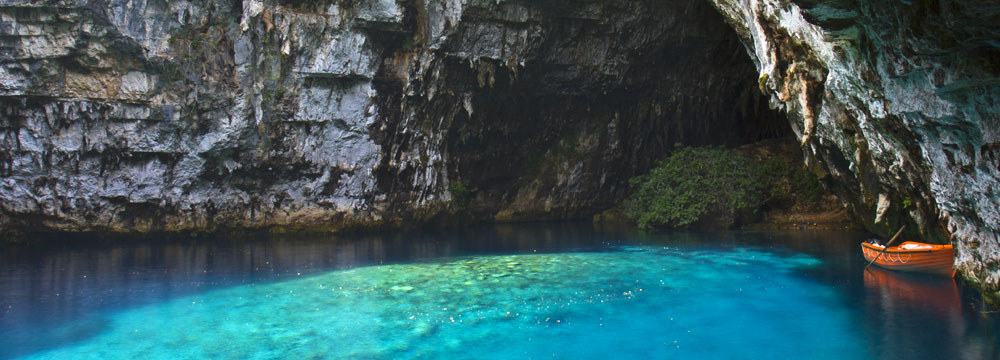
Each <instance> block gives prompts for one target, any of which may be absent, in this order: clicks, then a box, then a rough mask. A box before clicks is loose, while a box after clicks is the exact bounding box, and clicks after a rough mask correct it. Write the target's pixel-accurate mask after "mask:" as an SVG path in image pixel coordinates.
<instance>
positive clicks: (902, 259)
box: [861, 243, 955, 276]
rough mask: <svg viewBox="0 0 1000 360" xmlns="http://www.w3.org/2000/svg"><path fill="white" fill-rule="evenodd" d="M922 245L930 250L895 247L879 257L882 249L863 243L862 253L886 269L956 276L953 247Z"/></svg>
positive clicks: (866, 258) (867, 258)
mask: <svg viewBox="0 0 1000 360" xmlns="http://www.w3.org/2000/svg"><path fill="white" fill-rule="evenodd" d="M921 245H926V246H929V247H930V248H928V249H918V250H910V249H902V248H900V247H896V246H894V247H890V248H888V249H886V250H885V253H884V254H882V256H879V253H880V252H882V247H878V246H875V245H872V244H869V243H862V244H861V252H862V254H864V256H865V260H868V261H872V260H873V259H876V258H877V260H875V262H874V263H872V264H873V265H876V266H878V267H881V268H884V269H889V270H897V271H910V272H920V273H930V274H941V275H948V276H951V275H953V274H954V270H953V269H952V268H953V266H954V263H955V249H954V248H952V246H951V245H929V244H921Z"/></svg>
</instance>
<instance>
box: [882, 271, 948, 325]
mask: <svg viewBox="0 0 1000 360" xmlns="http://www.w3.org/2000/svg"><path fill="white" fill-rule="evenodd" d="M865 289H866V290H867V291H868V292H869V293H870V294H872V295H877V297H878V298H879V299H880V300H882V301H881V303H882V304H883V305H884V307H883V310H885V311H899V310H902V309H901V308H906V310H917V311H920V312H922V313H933V314H936V315H938V316H941V317H942V318H944V319H951V318H955V319H957V320H959V321H960V320H961V317H962V300H961V296H960V295H959V293H958V286H957V285H955V280H954V279H952V278H950V277H941V276H928V275H924V274H909V273H901V272H898V271H889V270H883V269H879V268H876V267H869V268H868V269H866V270H865Z"/></svg>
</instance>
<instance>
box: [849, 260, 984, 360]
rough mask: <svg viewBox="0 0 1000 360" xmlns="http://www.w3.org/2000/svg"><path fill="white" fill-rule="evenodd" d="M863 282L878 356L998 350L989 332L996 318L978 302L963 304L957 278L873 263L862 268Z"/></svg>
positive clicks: (933, 355)
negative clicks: (876, 266) (901, 270)
mask: <svg viewBox="0 0 1000 360" xmlns="http://www.w3.org/2000/svg"><path fill="white" fill-rule="evenodd" d="M864 284H865V295H866V296H865V298H866V303H867V309H866V310H867V311H866V312H865V314H866V317H865V319H864V320H863V322H864V323H865V327H866V328H867V330H868V334H869V347H870V350H871V353H872V354H874V355H875V358H876V359H945V358H951V355H954V354H965V355H969V356H968V357H966V356H962V357H960V358H969V359H978V358H982V357H981V356H982V355H983V354H993V355H994V356H995V355H996V354H997V351H998V348H997V346H998V344H997V343H996V339H995V338H993V337H992V336H993V335H992V334H991V332H992V331H991V329H994V328H995V323H994V320H993V319H990V318H989V317H986V316H985V315H983V313H982V312H981V311H978V310H975V308H976V306H965V305H970V304H963V302H969V299H968V297H967V296H963V293H962V292H961V291H960V289H959V286H958V285H957V284H956V281H955V279H952V278H950V277H942V276H933V275H927V274H913V273H902V272H897V271H889V270H883V269H879V268H875V267H870V268H868V269H866V270H865V271H864ZM963 309H964V310H963ZM978 327H983V329H976V328H978ZM984 335H985V336H984ZM927 344H935V346H931V347H928V346H927ZM949 354H951V355H949Z"/></svg>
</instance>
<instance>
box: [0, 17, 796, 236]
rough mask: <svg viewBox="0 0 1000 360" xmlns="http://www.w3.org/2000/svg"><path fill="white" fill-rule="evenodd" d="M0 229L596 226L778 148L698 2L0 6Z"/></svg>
mask: <svg viewBox="0 0 1000 360" xmlns="http://www.w3.org/2000/svg"><path fill="white" fill-rule="evenodd" d="M0 19H2V21H0V32H2V35H3V43H2V48H0V51H2V52H0V64H2V66H0V102H2V104H3V105H2V111H0V113H2V114H0V150H2V152H0V199H2V202H0V205H2V211H0V227H2V228H3V229H5V230H19V229H20V230H32V231H36V230H58V231H121V232H135V231H138V232H143V231H177V230H195V231H202V230H208V231H211V230H218V229H222V228H273V227H277V228H284V229H314V230H335V229H339V228H343V227H349V226H367V225H378V224H386V223H393V222H398V221H437V220H440V221H445V220H446V219H448V218H454V217H456V216H459V217H472V218H478V219H496V220H518V219H546V218H572V217H583V216H591V215H593V214H595V213H598V212H600V211H603V210H605V209H606V208H608V207H610V206H612V205H614V204H615V203H616V202H617V201H619V200H620V199H621V198H622V197H623V196H624V194H625V191H626V190H627V182H626V180H627V179H628V178H629V177H631V176H634V175H636V174H637V173H640V172H643V171H645V170H646V169H648V168H649V167H650V166H651V165H652V164H653V163H654V162H655V161H656V160H658V159H659V158H661V157H662V156H663V155H664V154H666V153H667V152H668V151H669V149H671V148H672V147H673V146H674V144H675V143H686V144H694V145H700V144H736V143H742V142H745V141H748V140H753V139H757V138H760V137H766V136H774V135H780V134H781V132H782V130H781V129H782V127H781V126H779V124H781V123H782V122H784V121H785V120H783V118H781V117H780V116H779V115H778V114H777V113H776V112H773V111H771V110H768V109H767V98H766V97H764V96H762V95H761V94H760V92H759V90H757V86H756V84H755V83H754V81H753V79H755V78H756V70H755V69H754V66H753V63H752V62H750V60H749V58H748V57H747V56H746V55H745V50H744V49H743V48H742V46H741V45H740V43H739V39H738V38H737V37H736V35H735V34H734V33H733V32H732V31H731V30H730V29H729V28H728V27H727V26H726V25H725V23H724V22H723V20H722V18H721V16H719V14H718V12H716V11H715V10H714V9H712V7H711V5H710V4H708V3H706V2H704V1H701V0H672V1H661V0H646V1H631V0H629V1H624V0H623V1H603V0H602V1H598V0H592V1H565V0H543V1H514V0H510V1H508V0H502V1H497V0H463V1H458V0H436V1H427V2H396V1H386V0H357V1H340V0H336V1H335V0H298V1H296V0H278V1H257V0H246V1H242V2H239V1H222V0H208V1H170V2H166V1H145V0H140V1H120V0H92V1H69V0H64V1H40V0H37V1H36V0H2V1H0Z"/></svg>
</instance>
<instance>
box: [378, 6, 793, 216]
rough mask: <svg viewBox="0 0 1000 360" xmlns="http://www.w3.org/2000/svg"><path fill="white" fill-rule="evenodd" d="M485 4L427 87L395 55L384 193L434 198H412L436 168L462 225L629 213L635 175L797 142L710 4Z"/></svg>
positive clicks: (424, 75)
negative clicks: (699, 153) (750, 147)
mask: <svg viewBox="0 0 1000 360" xmlns="http://www.w3.org/2000/svg"><path fill="white" fill-rule="evenodd" d="M482 6H483V7H482V8H476V9H466V14H468V15H466V16H467V17H472V18H469V19H466V20H467V21H463V22H462V23H461V24H459V25H457V26H458V27H457V28H450V29H448V30H447V33H448V37H447V39H444V40H442V41H441V42H440V44H437V48H434V49H430V50H429V51H431V52H432V53H434V54H435V55H436V56H434V57H433V58H432V60H431V62H430V63H429V64H422V65H423V67H422V68H423V69H425V70H424V71H422V72H411V73H410V74H409V76H410V79H409V80H410V83H411V84H415V85H411V86H409V87H406V88H403V85H402V84H404V83H407V82H406V81H401V80H398V77H399V75H398V73H399V71H398V66H393V65H392V64H396V63H398V62H400V59H399V55H396V57H395V58H393V55H392V54H393V51H394V50H392V49H391V48H390V49H389V50H386V51H384V52H383V53H384V54H386V58H387V59H386V61H385V64H384V65H383V66H382V68H381V69H380V74H381V76H380V77H379V78H378V79H377V80H379V81H377V82H376V88H377V89H378V91H379V93H380V95H384V97H383V100H382V103H381V104H380V105H381V107H382V116H381V117H380V119H379V122H378V123H376V124H375V125H374V126H373V127H372V128H373V133H374V136H373V137H374V138H375V139H377V142H379V143H380V144H381V146H383V147H384V148H385V149H389V151H386V157H385V158H383V160H382V163H381V164H380V167H379V173H378V174H379V177H378V179H379V185H380V187H381V189H382V190H383V191H385V192H386V193H388V194H389V197H390V199H392V200H393V201H394V202H396V203H398V204H413V203H419V202H420V201H422V200H425V199H426V197H427V196H428V195H427V193H426V192H420V191H416V192H415V191H412V188H413V186H414V185H415V184H420V183H421V182H422V181H421V180H420V179H423V178H424V177H425V175H424V174H421V171H424V170H421V169H427V168H435V169H443V171H444V172H445V174H444V176H446V177H447V179H448V181H447V182H446V183H445V182H439V183H437V184H434V185H436V186H437V190H438V191H440V192H441V193H445V194H448V195H449V196H450V200H449V201H450V203H449V204H450V205H449V206H450V207H451V210H453V211H455V212H460V213H466V214H471V215H472V216H474V217H475V218H480V219H490V218H492V219H494V220H500V221H508V220H545V219H566V218H585V217H589V216H591V215H593V214H596V213H600V212H601V211H604V210H606V209H608V208H610V207H613V206H614V205H615V204H617V203H619V202H620V201H621V200H622V199H623V198H624V196H626V195H627V193H628V179H629V178H631V177H633V176H636V175H639V174H642V173H644V172H646V171H648V170H649V169H650V168H651V167H652V166H653V165H654V164H655V163H656V162H657V161H659V160H661V159H662V158H664V157H665V156H666V155H668V154H669V153H670V152H671V150H672V149H674V148H675V147H676V146H678V145H686V146H702V145H724V146H728V147H735V146H739V145H742V144H747V143H752V142H756V141H760V140H764V139H771V138H780V137H785V136H790V135H791V131H790V129H789V125H788V122H787V120H786V119H785V117H784V115H783V114H781V113H779V112H778V111H776V110H772V109H769V107H768V99H767V98H766V97H765V96H763V95H762V94H761V92H760V90H759V89H758V86H757V81H756V79H757V72H756V70H755V67H754V65H753V63H752V62H751V60H750V57H749V56H748V55H747V53H746V50H745V49H744V47H743V45H741V43H740V42H739V40H738V39H737V36H736V34H735V33H734V31H733V30H732V29H731V28H730V27H729V26H727V25H726V24H725V23H724V22H723V19H722V17H721V16H720V15H719V14H718V12H717V11H716V10H715V9H713V8H712V7H711V6H710V5H709V4H708V3H706V2H704V1H694V0H677V1H637V2H587V1H585V2H571V1H561V0H549V1H540V2H538V1H536V2H504V3H502V4H493V3H489V4H486V5H482ZM411 14H412V15H413V16H416V14H415V13H411ZM415 22H416V23H419V19H418V21H415ZM413 30H414V33H416V34H418V35H415V38H416V39H417V40H415V41H419V38H420V37H421V35H420V31H421V30H420V28H419V26H414V27H413ZM413 76H417V77H418V78H417V79H416V80H414V79H413ZM437 156H440V159H437V158H436V157H437ZM434 185H432V186H434ZM399 208H400V209H403V210H401V211H408V210H406V209H408V208H407V207H406V206H400V207H399ZM409 216H414V217H419V216H420V214H403V217H409Z"/></svg>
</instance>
